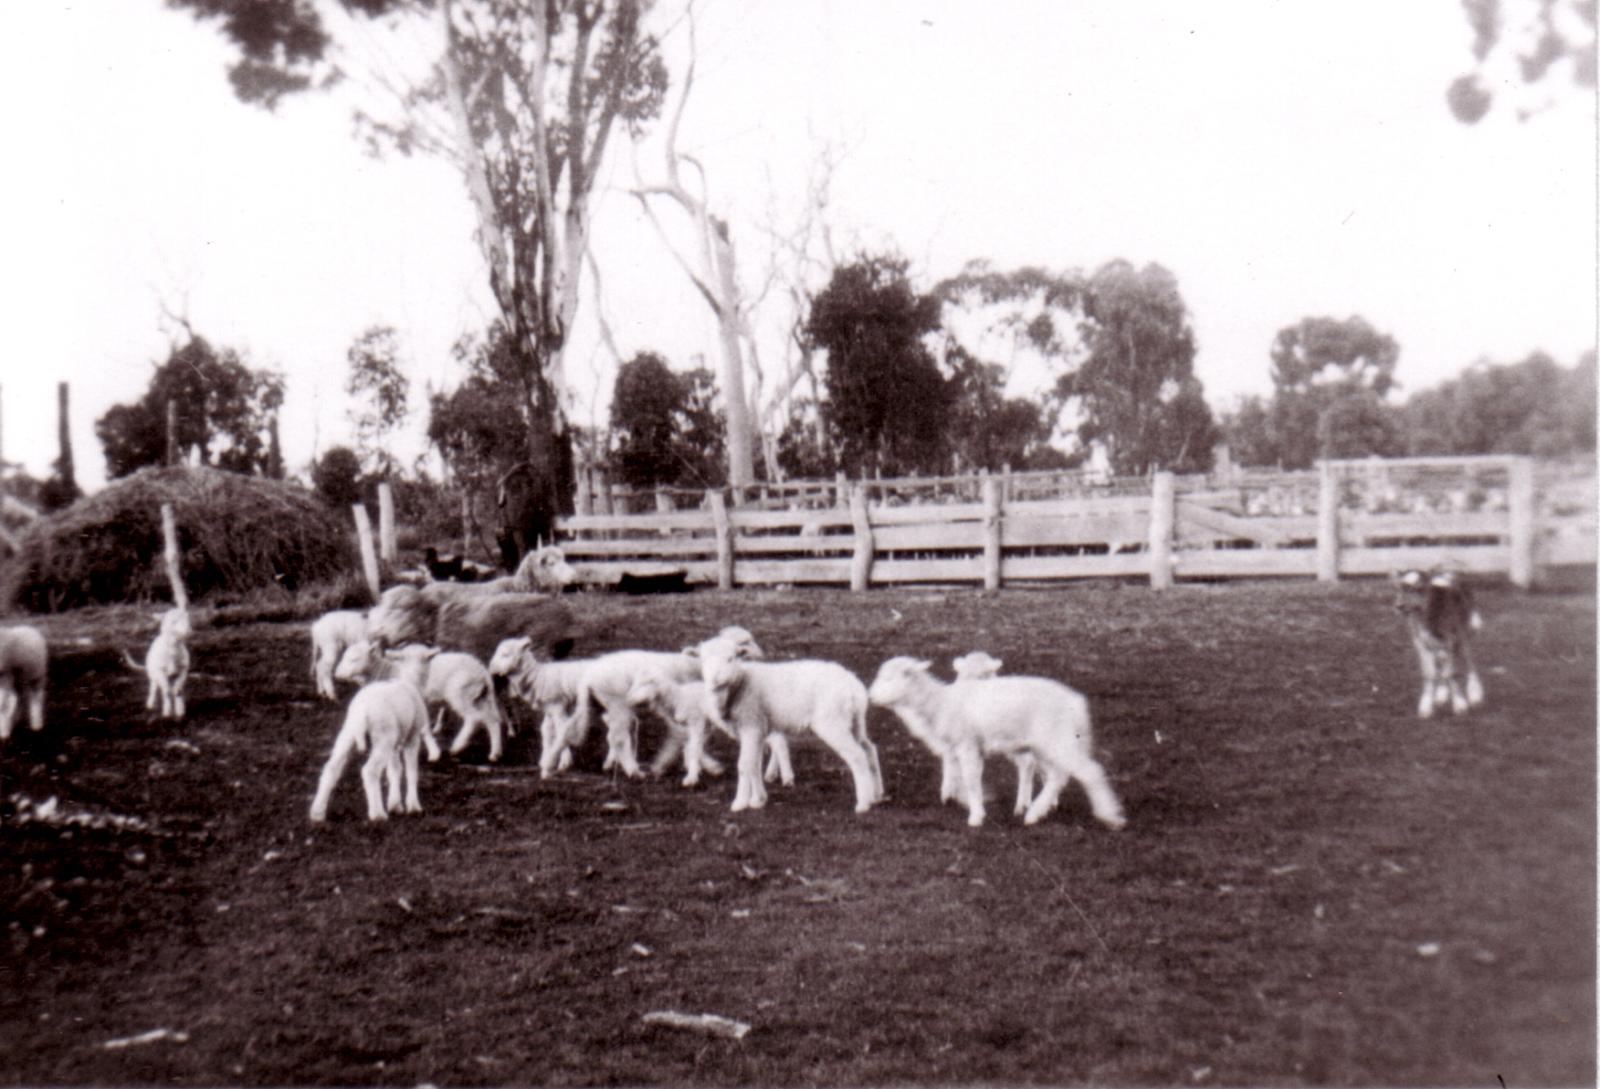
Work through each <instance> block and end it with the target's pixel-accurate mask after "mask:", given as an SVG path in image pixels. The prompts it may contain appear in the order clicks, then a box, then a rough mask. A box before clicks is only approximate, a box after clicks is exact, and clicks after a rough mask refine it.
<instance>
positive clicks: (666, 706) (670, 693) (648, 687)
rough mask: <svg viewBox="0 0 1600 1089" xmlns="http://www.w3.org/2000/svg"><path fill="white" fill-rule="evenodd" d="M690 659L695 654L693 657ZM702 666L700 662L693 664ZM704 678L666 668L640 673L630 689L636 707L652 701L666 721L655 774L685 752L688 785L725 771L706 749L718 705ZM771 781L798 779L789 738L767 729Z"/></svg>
mask: <svg viewBox="0 0 1600 1089" xmlns="http://www.w3.org/2000/svg"><path fill="white" fill-rule="evenodd" d="M691 660H692V659H691ZM695 668H696V669H698V668H699V665H698V663H696V666H695ZM710 698H711V697H710V693H709V692H708V691H707V690H706V686H705V682H704V681H702V680H700V679H699V678H698V677H696V678H695V679H694V680H691V681H675V680H673V679H672V677H671V676H669V675H667V674H665V673H658V674H654V675H652V676H647V677H642V678H640V679H639V680H638V681H636V682H634V685H633V687H632V688H630V689H629V690H628V703H629V705H630V706H632V707H635V708H640V707H649V708H651V709H652V710H653V711H655V713H656V714H657V715H659V716H660V717H661V718H662V719H663V720H664V721H665V722H666V724H667V728H668V734H667V740H666V743H665V744H663V745H662V746H661V749H660V751H659V752H657V753H656V757H655V759H654V760H652V761H651V763H650V772H651V774H652V775H656V776H661V775H665V774H666V771H667V769H668V768H670V767H671V766H672V763H673V761H675V760H676V759H678V757H679V756H680V755H681V756H682V757H683V766H684V772H685V774H684V777H683V785H684V786H686V787H692V786H698V785H699V783H700V772H701V770H702V769H703V770H704V771H705V772H706V773H707V774H708V775H721V774H722V764H721V762H720V761H718V760H717V759H716V758H715V757H712V756H710V755H709V754H707V753H706V751H705V748H706V728H707V727H708V726H710V725H712V724H713V723H714V719H715V716H716V708H715V707H713V706H712V704H711V703H710ZM765 778H766V781H767V782H769V783H770V782H772V781H773V780H774V779H778V778H781V779H782V780H783V785H784V786H793V785H794V763H793V761H792V760H791V759H790V755H789V739H788V737H786V736H785V735H784V734H782V733H770V734H768V735H767V770H766V775H765Z"/></svg>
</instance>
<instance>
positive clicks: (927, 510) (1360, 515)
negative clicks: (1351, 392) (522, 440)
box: [559, 457, 1596, 590]
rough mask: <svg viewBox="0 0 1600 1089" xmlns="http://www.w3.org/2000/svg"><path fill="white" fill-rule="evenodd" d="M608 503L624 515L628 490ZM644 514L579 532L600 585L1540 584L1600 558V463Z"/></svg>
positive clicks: (568, 548)
mask: <svg viewBox="0 0 1600 1089" xmlns="http://www.w3.org/2000/svg"><path fill="white" fill-rule="evenodd" d="M608 499H609V500H610V502H608V503H607V505H608V506H612V505H614V506H616V507H622V506H624V503H623V502H621V501H619V500H618V499H617V498H616V495H615V493H614V494H613V495H612V496H610V497H608ZM627 501H628V503H630V504H637V503H639V502H640V500H639V498H638V497H634V496H629V497H627ZM690 501H692V502H693V503H694V504H695V505H694V506H693V507H692V508H691V507H690V506H689V502H690ZM643 503H644V504H648V506H650V507H653V508H654V509H649V510H647V511H646V512H644V513H580V514H577V515H574V516H573V517H570V518H565V519H563V520H562V521H561V523H560V529H559V534H560V541H561V545H562V548H563V549H564V551H565V552H566V555H567V559H568V561H569V562H570V563H572V564H573V566H574V567H575V568H576V569H577V570H578V572H579V575H580V577H581V578H582V580H583V581H584V582H586V583H588V584H598V585H608V584H610V583H613V582H615V581H616V580H617V579H619V578H620V577H621V575H622V574H623V573H624V572H629V573H632V574H635V575H649V574H663V573H669V572H671V573H675V572H683V573H685V574H686V575H687V577H688V580H689V581H690V582H700V583H709V584H713V585H716V586H718V587H721V588H725V589H731V588H733V587H735V586H776V585H803V584H820V585H848V586H850V587H852V588H854V589H858V590H860V589H865V588H867V587H869V586H881V585H896V584H905V583H972V584H978V585H982V586H985V587H990V588H993V587H998V586H1002V585H1005V584H1008V583H1036V582H1053V581H1060V580H1071V579H1084V578H1107V577H1116V578H1129V577H1135V578H1138V577H1142V578H1147V579H1148V580H1149V582H1150V584H1151V585H1152V586H1157V587H1160V586H1166V585H1170V584H1171V583H1172V582H1173V580H1174V579H1189V578H1196V579H1225V578H1261V577H1302V578H1313V577H1314V578H1318V579H1322V580H1329V581H1331V580H1335V579H1338V578H1340V577H1343V576H1347V575H1375V574H1386V573H1388V572H1390V571H1393V570H1396V569H1402V568H1409V567H1424V568H1426V567H1435V566H1443V567H1451V568H1454V569H1457V570H1461V571H1467V572H1479V573H1500V574H1505V575H1507V576H1508V577H1509V578H1510V579H1511V581H1512V582H1514V583H1515V584H1517V585H1519V586H1527V585H1530V584H1531V583H1532V582H1533V579H1534V577H1535V572H1536V571H1537V569H1538V568H1539V567H1540V566H1544V565H1567V564H1593V563H1594V562H1595V557H1596V497H1595V475H1594V466H1593V465H1592V464H1587V465H1579V466H1558V465H1553V464H1542V463H1540V464H1536V463H1535V462H1534V461H1532V460H1531V459H1528V458H1521V457H1473V458H1465V457H1458V458H1405V459H1386V460H1378V459H1369V460H1358V461H1331V462H1325V463H1322V464H1321V465H1319V467H1318V468H1317V469H1315V470H1312V471H1309V472H1278V471H1254V470H1234V471H1232V472H1229V473H1227V474H1226V475H1225V476H1195V477H1178V476H1174V475H1173V474H1170V473H1157V474H1155V475H1154V476H1153V477H1150V478H1139V479H1137V480H1127V479H1106V478H1094V477H1092V476H1090V475H1089V474H1085V473H1081V472H1079V473H1055V474H1048V473H1047V474H1035V473H1029V474H1008V475H1006V476H969V477H945V478H930V479H902V480H873V481H860V482H854V483H851V482H845V481H832V482H805V483H796V484H785V485H765V486H762V487H761V488H760V489H759V491H758V492H757V493H756V494H754V495H752V496H749V497H747V498H746V499H745V501H744V502H742V503H740V504H739V505H734V504H732V503H730V502H729V500H728V498H727V497H726V496H725V495H724V493H723V492H720V491H710V492H703V493H702V492H695V493H687V492H676V493H672V492H662V493H653V494H648V495H647V496H646V497H644V499H643ZM594 506H595V504H594V503H593V502H592V501H591V503H590V509H591V511H592V510H593V508H594Z"/></svg>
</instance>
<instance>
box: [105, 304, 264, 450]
mask: <svg viewBox="0 0 1600 1089" xmlns="http://www.w3.org/2000/svg"><path fill="white" fill-rule="evenodd" d="M168 404H172V405H173V406H174V407H175V409H176V413H177V434H176V444H177V448H178V455H179V457H180V458H181V459H183V460H185V461H191V460H192V461H194V462H197V463H198V464H200V465H210V466H215V467H216V468H219V469H228V470H231V471H233V472H240V473H257V474H264V475H265V474H268V471H269V469H271V468H272V466H271V461H272V437H271V435H272V418H273V416H274V415H275V414H276V413H277V411H278V409H279V407H280V406H281V405H282V404H283V378H282V376H281V375H278V374H276V373H274V372H272V371H267V370H257V369H252V368H251V367H248V366H246V365H245V363H244V361H243V360H242V359H240V357H239V354H238V353H237V352H235V351H234V350H233V349H231V348H222V349H216V348H213V347H212V346H211V344H210V343H208V342H207V341H206V340H205V338H204V337H199V336H191V337H190V338H189V340H188V342H187V343H185V344H183V345H180V346H177V347H174V348H173V349H172V352H171V354H170V355H168V357H167V360H166V362H164V363H161V364H159V365H158V366H157V367H156V368H155V372H154V373H153V374H152V375H151V377H150V385H149V387H148V388H147V389H146V390H145V393H144V396H142V397H141V398H139V400H137V401H135V402H134V403H132V404H122V405H113V406H112V407H111V409H110V410H109V411H107V412H106V414H105V415H104V416H101V417H100V419H98V420H96V421H95V425H94V430H95V435H96V436H97V437H98V438H99V439H100V445H101V448H102V449H103V450H104V451H105V457H106V475H107V476H108V477H111V478H112V479H115V478H117V477H122V476H127V475H128V474H129V473H131V472H133V471H134V470H135V469H141V468H143V467H144V466H146V465H160V464H162V463H163V462H164V461H165V460H166V453H167V406H168Z"/></svg>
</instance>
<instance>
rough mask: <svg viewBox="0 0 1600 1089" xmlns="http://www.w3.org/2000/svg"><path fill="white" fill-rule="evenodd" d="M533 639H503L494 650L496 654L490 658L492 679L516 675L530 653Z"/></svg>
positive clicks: (528, 637)
mask: <svg viewBox="0 0 1600 1089" xmlns="http://www.w3.org/2000/svg"><path fill="white" fill-rule="evenodd" d="M532 646H533V638H532V637H531V636H527V635H519V636H517V637H516V638H515V639H502V640H500V643H499V645H498V646H496V647H495V648H494V654H493V655H491V656H490V658H489V675H490V676H492V677H509V676H511V674H513V673H515V672H516V671H517V669H518V667H519V666H520V665H521V664H522V660H523V658H524V656H526V655H527V654H528V653H530V649H529V648H531V647H532Z"/></svg>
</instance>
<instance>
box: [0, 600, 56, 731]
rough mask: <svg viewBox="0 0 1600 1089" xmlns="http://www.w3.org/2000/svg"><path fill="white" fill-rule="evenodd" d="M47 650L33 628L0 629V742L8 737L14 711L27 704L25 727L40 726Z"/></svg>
mask: <svg viewBox="0 0 1600 1089" xmlns="http://www.w3.org/2000/svg"><path fill="white" fill-rule="evenodd" d="M49 657H50V656H49V651H48V650H47V648H46V647H45V641H44V636H43V635H40V634H39V630H38V629H37V628H30V627H28V626H26V625H19V626H18V627H14V628H0V741H5V740H7V739H8V738H10V737H11V727H12V726H13V725H14V724H15V723H16V720H17V711H18V709H19V708H20V707H21V705H22V703H23V702H24V701H26V702H27V704H28V728H29V729H30V730H42V729H44V687H45V678H46V675H47V674H48V672H49Z"/></svg>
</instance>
